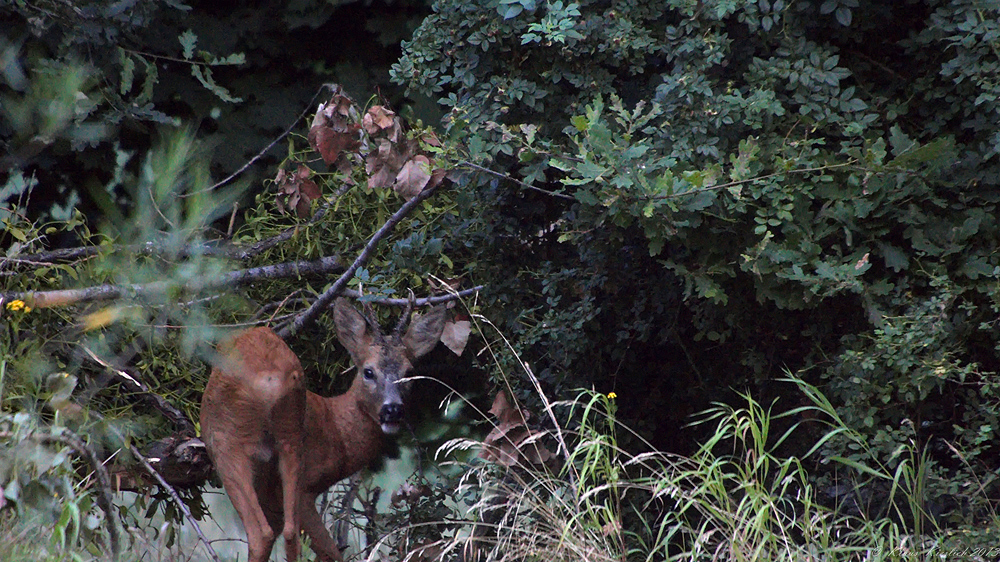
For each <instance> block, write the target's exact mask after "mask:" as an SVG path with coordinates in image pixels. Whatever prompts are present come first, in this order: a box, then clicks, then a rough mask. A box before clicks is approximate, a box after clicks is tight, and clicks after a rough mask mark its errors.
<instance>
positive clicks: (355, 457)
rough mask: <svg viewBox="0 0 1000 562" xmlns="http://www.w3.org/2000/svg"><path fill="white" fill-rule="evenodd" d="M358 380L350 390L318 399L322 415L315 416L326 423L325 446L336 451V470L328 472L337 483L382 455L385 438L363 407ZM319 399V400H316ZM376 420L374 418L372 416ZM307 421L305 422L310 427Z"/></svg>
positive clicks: (373, 418) (357, 379)
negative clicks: (326, 441)
mask: <svg viewBox="0 0 1000 562" xmlns="http://www.w3.org/2000/svg"><path fill="white" fill-rule="evenodd" d="M362 384H363V382H362V381H361V380H360V376H358V377H355V379H354V382H353V383H352V384H351V388H350V389H349V390H348V391H347V392H345V393H344V394H341V395H339V396H332V397H330V398H320V402H319V404H318V405H319V406H321V410H322V411H321V412H316V414H317V419H316V421H319V419H325V421H326V422H327V428H326V432H325V433H326V436H327V439H328V440H329V441H330V442H329V443H327V444H326V446H327V447H328V448H327V450H328V451H331V452H333V451H337V453H339V454H337V455H335V456H336V457H339V459H338V460H339V461H340V462H337V463H336V464H337V466H331V467H330V469H331V471H332V472H333V473H334V474H332V476H333V477H335V479H336V480H341V479H343V478H347V477H348V476H350V475H352V474H354V473H355V472H358V471H359V470H361V469H362V468H365V467H366V466H368V465H369V464H371V462H372V461H374V460H375V459H376V458H377V457H378V456H379V455H380V454H381V452H382V443H383V441H384V435H383V433H382V428H381V426H380V425H379V423H378V420H377V418H376V417H374V416H373V414H372V413H371V412H369V411H367V409H366V408H365V407H364V405H363V403H362V402H361V401H360V399H359V397H360V396H361V385H362ZM317 398H318V397H317ZM375 415H376V416H377V414H375ZM309 423H310V420H308V419H307V420H306V424H307V425H309Z"/></svg>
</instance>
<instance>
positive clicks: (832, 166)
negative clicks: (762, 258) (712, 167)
mask: <svg viewBox="0 0 1000 562" xmlns="http://www.w3.org/2000/svg"><path fill="white" fill-rule="evenodd" d="M855 164H857V161H855V160H853V159H852V160H851V161H850V162H842V163H840V164H830V165H828V166H815V167H812V168H801V169H796V170H785V171H783V172H774V173H773V174H765V175H763V176H756V177H752V178H747V179H745V180H737V181H731V182H728V183H720V184H718V185H710V186H708V187H702V188H699V189H692V190H691V191H684V192H681V193H670V194H668V195H651V196H649V197H640V198H639V199H640V200H643V201H650V200H658V199H673V198H675V197H684V196H685V195H697V194H699V193H702V192H704V191H715V190H717V189H725V188H727V187H735V186H737V185H742V184H744V183H750V182H752V181H759V180H766V179H769V178H773V177H775V176H783V175H786V174H808V173H809V172H822V171H823V170H833V169H836V168H844V167H846V166H853V165H855Z"/></svg>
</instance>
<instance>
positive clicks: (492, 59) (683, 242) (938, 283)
mask: <svg viewBox="0 0 1000 562" xmlns="http://www.w3.org/2000/svg"><path fill="white" fill-rule="evenodd" d="M434 12H435V13H434V14H433V15H431V16H430V17H428V18H427V19H426V20H425V21H424V24H423V25H422V26H421V27H420V29H418V30H417V32H416V34H415V35H414V38H413V39H412V40H410V41H408V42H406V43H405V45H406V49H405V52H404V55H403V57H402V58H401V59H400V61H399V62H398V63H397V64H396V65H395V66H394V67H393V77H394V78H395V79H396V80H397V81H399V82H401V83H403V84H406V85H407V86H408V87H409V88H410V89H411V90H412V91H419V92H423V93H433V94H436V95H438V96H439V98H440V102H441V103H442V104H444V105H445V106H446V107H448V108H449V110H450V111H449V114H448V115H447V117H446V120H445V123H446V128H447V130H448V131H449V132H451V134H453V135H455V136H457V137H459V138H462V139H464V140H465V142H466V146H467V147H468V158H469V160H470V161H471V162H472V163H473V164H478V165H482V166H488V167H491V168H492V169H493V170H495V171H499V172H502V173H504V174H510V176H511V177H512V178H514V179H516V181H510V180H503V179H500V178H498V177H496V176H493V175H481V176H478V177H475V178H471V179H470V180H469V182H468V183H467V188H468V189H473V190H475V191H476V193H477V194H478V195H477V197H476V202H477V208H476V211H478V216H479V217H481V219H480V221H479V222H478V224H472V225H470V226H469V228H468V230H467V231H463V238H465V239H474V240H476V241H477V242H476V243H477V246H479V245H485V246H486V247H488V248H490V251H489V252H488V254H486V255H488V256H489V258H490V259H488V260H486V259H481V260H477V261H476V263H475V267H474V271H476V272H477V273H478V274H479V275H484V276H488V277H489V278H491V279H498V278H499V279H501V281H500V282H499V283H496V282H495V283H493V284H492V287H493V288H494V289H495V292H494V293H493V294H494V295H495V299H496V300H495V301H494V302H495V303H496V304H497V305H498V306H502V308H503V311H504V314H506V316H505V318H506V319H507V322H506V324H505V325H504V327H505V329H507V330H510V331H511V332H512V333H514V334H516V335H517V336H516V338H515V339H516V340H517V341H518V342H520V344H521V345H522V346H523V349H524V350H525V353H526V354H527V355H528V356H531V357H536V358H537V359H536V361H538V363H536V365H537V366H538V367H537V368H538V370H539V371H540V372H543V373H545V374H546V375H548V377H547V380H549V381H551V382H554V383H555V384H557V385H570V386H578V385H581V384H595V385H597V387H598V388H603V389H606V390H612V389H614V390H617V392H618V394H619V395H620V396H621V397H622V398H621V400H622V403H623V404H625V405H627V406H626V407H625V408H623V410H622V415H623V416H624V417H625V418H626V419H628V418H630V417H631V416H630V414H629V412H630V410H631V411H634V412H636V414H635V417H636V418H640V419H641V420H642V421H645V422H651V426H649V427H648V429H649V430H650V431H651V432H652V431H655V432H656V433H655V435H656V437H655V438H654V439H655V440H656V442H657V443H659V444H661V446H662V445H668V446H675V447H676V446H677V445H671V444H677V443H679V442H685V441H686V440H687V439H685V437H684V436H683V435H679V434H680V430H679V429H678V428H679V427H680V425H681V423H682V422H683V419H684V417H685V416H686V415H687V414H689V413H690V411H691V408H692V407H695V408H696V407H697V404H705V403H707V402H708V401H710V400H716V399H719V398H722V397H723V396H724V394H723V392H724V391H723V389H726V388H735V389H739V388H744V387H747V386H749V387H751V388H758V389H761V390H763V391H764V392H765V396H766V395H767V394H768V393H770V394H774V393H782V392H787V390H780V389H778V388H776V387H775V386H774V385H773V384H772V383H771V382H770V381H773V379H774V378H775V377H776V376H777V375H779V374H780V373H781V372H782V371H783V370H785V369H790V370H792V371H804V372H808V373H809V376H810V377H811V378H812V379H813V380H815V381H816V382H819V383H821V384H823V385H824V387H825V388H826V390H827V391H828V392H829V393H830V396H831V397H832V398H833V399H835V400H836V401H837V404H838V406H839V407H840V408H841V410H840V411H841V414H842V415H843V417H844V419H845V420H846V421H847V423H848V424H849V425H850V426H851V427H852V428H854V429H857V430H858V431H860V432H862V434H865V435H867V436H868V437H869V439H870V440H871V442H872V443H873V444H875V446H874V447H873V449H872V450H870V451H867V452H859V451H856V450H852V449H848V448H846V445H845V444H844V443H839V442H837V441H833V442H831V443H829V444H828V449H829V450H830V451H831V452H833V451H836V452H837V453H839V454H842V455H844V456H849V457H851V458H854V459H857V460H860V461H866V462H867V461H873V460H882V461H888V460H890V459H892V458H893V454H894V451H896V450H897V449H898V447H899V446H900V445H902V444H906V443H909V442H910V440H916V442H918V443H920V444H921V446H922V447H926V448H927V449H928V451H930V452H931V457H930V458H931V464H932V465H933V468H932V469H931V476H930V478H931V481H933V482H934V484H933V485H932V486H931V487H932V488H933V489H934V491H933V492H931V493H930V494H929V495H930V496H939V495H951V494H954V493H955V491H956V486H957V487H959V488H960V487H961V486H962V484H961V483H962V482H965V481H967V479H968V478H970V477H972V476H973V475H976V478H978V479H980V481H981V482H982V483H984V485H985V486H986V487H987V488H988V489H992V486H993V485H992V484H991V483H992V482H993V480H994V478H995V467H996V459H997V453H998V451H997V449H996V447H995V445H994V443H995V433H994V432H995V431H996V428H997V427H998V426H997V421H998V420H997V417H996V415H997V408H996V405H997V398H998V394H997V390H998V389H997V386H996V375H995V371H996V369H997V365H998V362H997V359H998V357H997V343H998V341H997V337H996V335H995V334H996V330H995V319H996V314H997V310H998V308H997V304H998V296H1000V295H998V293H997V291H998V285H997V279H998V276H1000V267H998V265H1000V259H998V257H997V255H996V252H995V248H996V247H997V245H998V234H1000V232H998V230H997V228H996V225H995V221H993V220H991V217H993V216H994V215H995V214H996V211H997V208H996V203H997V200H998V197H1000V192H998V190H997V182H996V180H997V177H998V176H997V173H998V171H1000V170H998V159H997V150H998V148H1000V136H998V135H997V133H996V131H997V129H998V125H1000V104H998V101H997V99H996V98H997V94H996V88H997V86H996V83H995V79H994V73H995V69H996V68H997V65H998V64H1000V58H998V54H997V53H998V50H997V47H998V39H997V33H998V31H1000V23H998V20H997V18H996V14H997V12H996V7H995V6H994V7H992V8H990V9H988V10H987V9H983V7H982V6H980V5H978V4H976V3H968V2H919V1H909V2H863V3H859V2H854V1H837V0H817V1H805V2H789V3H786V2H783V1H781V0H776V1H773V2H772V1H770V0H760V1H757V2H747V3H738V2H730V1H724V0H720V1H711V2H688V1H684V0H678V1H667V2H658V3H648V2H641V3H614V4H610V3H607V2H574V3H564V2H549V3H541V2H534V1H533V0H512V1H507V0H503V1H501V2H500V3H499V5H498V4H497V3H496V2H486V1H482V2H453V1H448V0H441V1H439V2H436V3H435V5H434ZM793 403H794V402H793ZM685 433H687V434H688V436H691V435H693V434H692V433H690V432H685ZM952 446H953V447H957V449H959V450H961V451H963V455H964V456H963V457H956V456H955V455H954V454H953V453H952V452H951V449H950V447H952ZM949 482H950V483H951V484H948V483H949ZM929 499H932V498H929ZM949 501H950V500H949Z"/></svg>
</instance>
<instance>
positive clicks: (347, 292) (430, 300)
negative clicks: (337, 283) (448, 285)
mask: <svg viewBox="0 0 1000 562" xmlns="http://www.w3.org/2000/svg"><path fill="white" fill-rule="evenodd" d="M485 288H486V285H476V286H475V287H472V288H471V289H462V290H461V291H458V292H457V293H454V294H447V295H438V296H434V297H424V298H419V299H417V300H415V301H413V305H414V306H432V305H435V304H441V303H445V302H451V301H456V300H458V299H460V298H462V297H467V296H469V295H474V294H476V293H477V292H478V291H482V290H483V289H485ZM340 294H341V296H344V297H350V298H352V299H360V298H361V293H360V292H358V291H355V290H353V289H344V290H343V291H341V292H340ZM368 302H372V303H375V304H380V305H382V306H406V305H408V304H410V299H409V298H405V299H394V298H388V297H373V298H370V299H368Z"/></svg>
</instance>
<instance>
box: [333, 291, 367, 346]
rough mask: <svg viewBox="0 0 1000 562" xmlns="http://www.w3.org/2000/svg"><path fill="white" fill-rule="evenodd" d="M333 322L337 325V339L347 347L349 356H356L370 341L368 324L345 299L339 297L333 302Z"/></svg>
mask: <svg viewBox="0 0 1000 562" xmlns="http://www.w3.org/2000/svg"><path fill="white" fill-rule="evenodd" d="M333 324H334V325H335V326H336V327H337V339H339V340H340V343H341V344H343V346H344V347H346V348H347V351H348V353H350V354H351V357H354V358H356V357H357V356H358V352H359V351H360V350H361V349H363V348H364V347H365V346H367V345H368V343H370V342H369V341H368V340H370V339H371V338H369V337H368V324H367V323H366V322H365V319H364V317H362V316H361V313H359V312H358V311H357V309H356V308H354V307H353V306H351V305H350V304H349V303H348V302H347V299H343V298H340V299H337V302H336V303H334V305H333Z"/></svg>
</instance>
